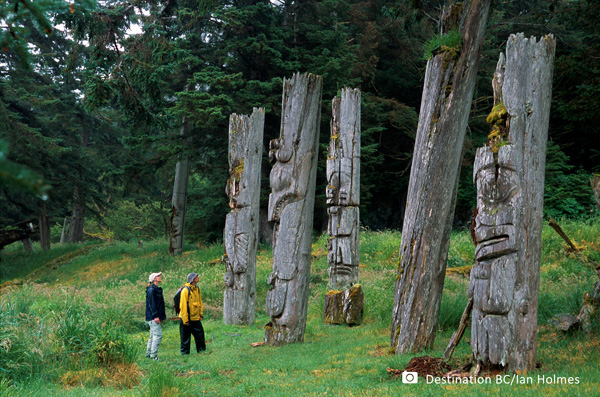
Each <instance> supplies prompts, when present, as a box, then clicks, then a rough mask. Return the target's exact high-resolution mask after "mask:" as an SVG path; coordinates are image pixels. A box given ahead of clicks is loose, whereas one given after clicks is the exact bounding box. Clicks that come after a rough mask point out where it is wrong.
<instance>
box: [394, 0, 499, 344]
mask: <svg viewBox="0 0 600 397" xmlns="http://www.w3.org/2000/svg"><path fill="white" fill-rule="evenodd" d="M490 3H491V0H471V1H465V2H464V3H457V4H456V5H454V6H453V7H452V8H451V9H450V12H449V13H448V14H447V17H445V20H448V21H449V22H453V23H455V24H457V25H459V26H460V33H461V37H462V45H460V46H458V47H447V46H440V48H439V51H437V52H436V53H435V54H433V55H432V57H431V59H429V61H428V62H427V71H426V72H425V82H424V84H425V86H424V88H423V96H422V99H421V111H420V114H419V126H418V128H417V136H416V141H415V149H414V153H413V160H412V167H411V171H410V182H409V186H408V197H407V202H406V212H405V215H404V225H403V228H402V245H401V248H400V260H399V263H398V273H397V275H396V291H395V295H394V311H393V313H392V316H393V317H392V332H391V348H392V349H393V350H394V351H395V352H396V354H403V353H408V352H417V351H419V350H421V349H424V348H431V347H433V342H434V341H435V333H436V330H437V325H438V317H439V313H440V304H441V297H442V289H443V288H444V278H445V275H446V260H447V259H448V247H449V244H450V233H451V231H452V218H453V216H454V205H455V201H456V192H457V189H458V176H459V171H460V161H461V156H462V149H463V142H464V137H465V133H466V129H467V121H468V119H469V112H470V110H471V102H472V98H473V90H474V88H475V82H476V78H477V69H478V63H479V53H480V49H481V43H482V41H483V36H484V31H485V26H486V23H487V18H488V14H489V9H490ZM461 21H462V22H461ZM445 28H446V29H449V28H452V23H450V25H449V26H445Z"/></svg>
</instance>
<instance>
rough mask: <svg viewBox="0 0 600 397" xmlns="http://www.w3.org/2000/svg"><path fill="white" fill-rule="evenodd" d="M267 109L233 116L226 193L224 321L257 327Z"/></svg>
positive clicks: (230, 120) (231, 117) (230, 127)
mask: <svg viewBox="0 0 600 397" xmlns="http://www.w3.org/2000/svg"><path fill="white" fill-rule="evenodd" d="M264 125H265V111H264V109H262V108H261V109H256V108H255V109H254V111H253V112H252V116H251V117H248V116H238V115H236V114H232V115H231V116H230V117H229V174H230V178H229V180H228V181H227V188H226V193H227V195H228V196H229V207H230V208H231V212H230V213H229V214H227V218H226V219H225V232H224V236H223V241H224V245H225V255H224V256H223V258H224V262H225V269H226V273H225V286H226V289H225V293H224V298H223V322H224V323H225V324H240V325H241V324H254V316H255V310H254V308H255V301H256V249H257V246H258V228H259V220H260V218H259V204H260V175H261V173H260V168H261V162H262V140H263V130H264Z"/></svg>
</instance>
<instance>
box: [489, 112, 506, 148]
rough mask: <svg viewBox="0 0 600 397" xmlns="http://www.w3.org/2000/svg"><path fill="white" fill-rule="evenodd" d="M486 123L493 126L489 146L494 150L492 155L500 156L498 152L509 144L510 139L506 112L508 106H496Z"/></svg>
mask: <svg viewBox="0 0 600 397" xmlns="http://www.w3.org/2000/svg"><path fill="white" fill-rule="evenodd" d="M485 121H487V122H488V123H489V124H491V125H492V129H491V130H490V133H489V135H488V141H487V145H488V146H489V147H490V149H491V150H492V153H494V154H498V150H500V148H501V147H502V146H504V145H506V144H507V139H508V137H507V132H506V125H507V123H508V111H507V110H506V106H504V104H503V103H502V102H500V103H499V104H497V105H496V106H494V107H493V108H492V111H491V112H490V114H489V115H488V116H487V118H486V119H485Z"/></svg>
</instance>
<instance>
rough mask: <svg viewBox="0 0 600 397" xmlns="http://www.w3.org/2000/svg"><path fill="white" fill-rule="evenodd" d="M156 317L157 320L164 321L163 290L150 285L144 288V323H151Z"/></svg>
mask: <svg viewBox="0 0 600 397" xmlns="http://www.w3.org/2000/svg"><path fill="white" fill-rule="evenodd" d="M156 317H158V319H159V320H165V319H166V318H167V314H166V313H165V299H164V298H163V290H162V288H160V287H157V286H156V285H154V284H150V286H149V287H148V288H146V321H152V320H154V319H155V318H156Z"/></svg>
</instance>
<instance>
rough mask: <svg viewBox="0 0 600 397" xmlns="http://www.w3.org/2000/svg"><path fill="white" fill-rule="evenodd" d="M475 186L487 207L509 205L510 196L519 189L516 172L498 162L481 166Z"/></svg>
mask: <svg viewBox="0 0 600 397" xmlns="http://www.w3.org/2000/svg"><path fill="white" fill-rule="evenodd" d="M477 186H478V187H480V190H479V192H478V195H479V197H480V199H481V200H482V201H483V203H484V204H486V207H488V208H493V207H501V206H505V205H510V200H511V198H512V197H514V196H515V195H516V194H517V193H518V192H519V190H520V186H519V176H518V174H517V172H516V171H514V170H512V169H510V168H509V167H506V166H502V165H499V164H496V165H493V166H491V167H486V168H483V169H482V170H481V171H480V172H479V176H478V180H477Z"/></svg>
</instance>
